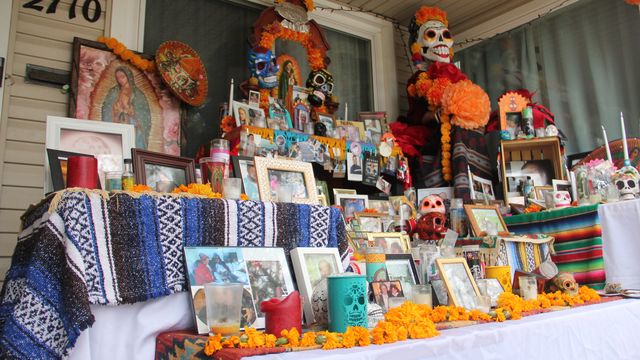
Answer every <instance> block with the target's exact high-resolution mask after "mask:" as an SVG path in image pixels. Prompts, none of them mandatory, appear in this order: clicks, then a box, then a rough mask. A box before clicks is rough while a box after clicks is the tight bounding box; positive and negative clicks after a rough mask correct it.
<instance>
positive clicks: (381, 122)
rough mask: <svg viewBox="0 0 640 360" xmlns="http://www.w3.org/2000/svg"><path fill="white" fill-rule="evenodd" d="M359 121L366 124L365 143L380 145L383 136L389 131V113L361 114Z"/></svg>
mask: <svg viewBox="0 0 640 360" xmlns="http://www.w3.org/2000/svg"><path fill="white" fill-rule="evenodd" d="M358 120H359V121H361V122H362V123H363V124H364V131H365V142H367V143H373V144H378V143H380V138H381V137H382V134H384V133H386V132H387V131H389V126H388V124H387V113H386V112H384V111H378V112H359V113H358Z"/></svg>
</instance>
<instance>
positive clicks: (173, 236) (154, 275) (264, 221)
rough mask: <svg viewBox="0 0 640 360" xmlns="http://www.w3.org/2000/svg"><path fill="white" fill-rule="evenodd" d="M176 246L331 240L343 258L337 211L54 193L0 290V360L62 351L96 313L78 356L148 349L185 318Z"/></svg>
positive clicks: (30, 217) (327, 243)
mask: <svg viewBox="0 0 640 360" xmlns="http://www.w3.org/2000/svg"><path fill="white" fill-rule="evenodd" d="M184 246H275V247H283V248H284V249H285V252H286V253H287V254H288V253H289V251H290V250H291V249H293V248H295V247H297V246H303V247H338V248H339V250H340V254H341V255H342V256H343V257H346V249H347V241H346V233H345V228H344V222H343V221H342V220H341V215H340V212H339V210H338V209H335V208H328V207H324V206H315V205H298V204H285V203H278V204H276V203H269V202H253V201H233V200H223V199H203V198H199V197H193V196H177V195H171V194H164V195H162V194H156V193H153V194H139V193H137V194H136V193H133V194H129V193H123V192H119V193H111V194H108V193H105V192H102V191H89V190H83V189H72V190H68V191H64V192H61V193H57V194H55V196H51V197H48V198H47V199H45V200H44V201H43V202H41V203H40V204H39V205H37V206H34V207H33V208H31V209H29V210H28V211H27V212H26V213H25V215H23V217H22V231H21V233H20V234H19V236H18V243H17V246H16V249H15V251H14V254H13V258H12V262H11V267H10V268H9V271H8V272H7V275H6V278H5V283H4V287H3V289H2V293H1V294H0V358H2V359H6V358H18V359H59V358H62V357H65V356H66V355H68V354H69V352H70V350H71V349H72V348H73V347H74V345H75V344H76V341H77V339H78V338H79V337H80V336H81V334H82V333H83V331H84V330H85V329H87V328H88V327H89V326H92V325H93V324H94V320H96V321H99V322H100V323H98V324H95V325H94V326H93V327H92V329H91V330H90V331H89V332H88V333H85V334H86V335H85V336H84V339H85V340H83V341H85V342H83V343H81V345H82V347H81V349H80V350H78V351H79V352H78V353H80V356H78V357H77V358H78V359H80V358H82V359H86V358H89V357H88V356H87V354H91V355H90V357H91V358H92V359H97V358H98V357H97V355H96V356H94V355H93V354H94V353H96V354H100V356H101V358H105V359H113V358H121V359H134V358H135V359H137V358H151V357H152V356H153V348H150V349H149V352H148V355H144V354H142V353H141V352H142V351H143V350H144V346H143V345H142V344H144V342H145V341H146V340H148V339H151V341H152V342H153V341H154V340H155V336H156V335H157V334H158V333H160V332H161V331H166V330H168V329H170V328H173V326H175V327H176V328H185V327H189V326H190V325H192V322H191V323H189V319H188V316H190V311H191V310H190V308H189V301H188V299H189V297H188V294H186V293H183V294H179V293H181V292H185V291H187V282H186V281H187V279H185V275H184V274H185V271H184V260H183V247H184ZM172 294H173V295H172ZM154 299H157V300H154ZM164 300H166V301H164ZM158 303H163V304H164V305H165V306H163V307H160V308H158V307H155V306H157V304H158ZM124 304H134V305H124ZM106 305H120V306H129V307H130V308H128V310H129V312H127V308H125V307H123V308H120V309H119V308H118V307H107V306H106ZM154 307H155V308H154ZM154 309H155V310H162V309H165V310H166V309H169V310H168V311H169V312H168V313H167V312H165V311H152V310H154ZM114 314H115V315H114ZM163 316H165V318H163ZM191 321H192V320H191ZM102 325H104V326H102ZM142 334H144V336H143V335H142ZM145 336H146V338H145ZM87 339H88V341H89V343H88V344H87V343H86V341H87ZM87 349H90V350H89V351H90V352H87ZM123 349H124V350H123ZM123 351H126V352H123ZM116 353H117V354H119V355H120V356H115V354H116ZM72 356H73V354H72Z"/></svg>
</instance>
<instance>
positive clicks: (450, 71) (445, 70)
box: [427, 61, 467, 83]
mask: <svg viewBox="0 0 640 360" xmlns="http://www.w3.org/2000/svg"><path fill="white" fill-rule="evenodd" d="M427 74H429V77H430V78H431V79H437V78H441V77H446V78H447V79H449V80H451V82H452V83H457V82H458V81H462V80H467V75H465V74H464V73H463V72H462V71H460V69H458V67H457V66H455V65H453V64H450V63H443V62H439V61H435V62H434V63H433V64H431V65H430V66H429V68H428V69H427Z"/></svg>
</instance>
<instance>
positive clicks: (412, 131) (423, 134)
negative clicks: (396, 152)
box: [389, 121, 433, 157]
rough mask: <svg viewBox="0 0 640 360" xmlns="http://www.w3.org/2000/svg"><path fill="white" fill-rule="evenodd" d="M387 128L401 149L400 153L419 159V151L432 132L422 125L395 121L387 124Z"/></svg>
mask: <svg viewBox="0 0 640 360" xmlns="http://www.w3.org/2000/svg"><path fill="white" fill-rule="evenodd" d="M389 128H390V129H391V132H392V133H393V136H395V137H396V142H397V143H398V146H400V147H401V148H402V152H403V153H404V155H405V156H408V157H420V149H421V148H422V146H424V144H426V141H427V139H428V138H429V135H430V134H431V132H432V131H433V130H432V129H429V128H428V127H426V126H422V125H407V124H405V123H402V122H399V121H396V122H393V123H391V124H389Z"/></svg>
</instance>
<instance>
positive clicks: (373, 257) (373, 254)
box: [364, 246, 388, 282]
mask: <svg viewBox="0 0 640 360" xmlns="http://www.w3.org/2000/svg"><path fill="white" fill-rule="evenodd" d="M364 258H365V261H366V262H367V281H369V282H372V281H381V280H388V276H387V266H386V263H385V261H386V260H387V257H386V255H385V253H384V249H383V248H382V247H380V246H372V247H370V248H367V253H366V255H365V257H364Z"/></svg>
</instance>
